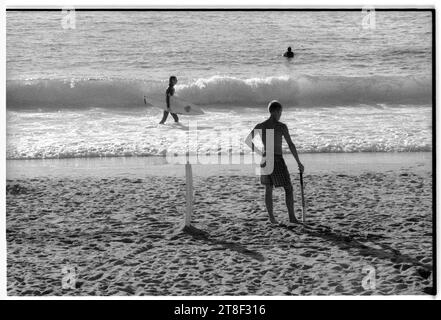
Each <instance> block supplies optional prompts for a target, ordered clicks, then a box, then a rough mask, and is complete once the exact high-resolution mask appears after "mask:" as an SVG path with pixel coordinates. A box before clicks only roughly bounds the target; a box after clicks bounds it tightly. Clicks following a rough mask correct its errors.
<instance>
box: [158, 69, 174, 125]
mask: <svg viewBox="0 0 441 320" xmlns="http://www.w3.org/2000/svg"><path fill="white" fill-rule="evenodd" d="M176 83H178V78H176V77H175V76H171V77H170V79H169V80H168V88H167V90H166V91H165V101H166V102H167V110H170V96H172V95H174V94H175V88H174V86H175V84H176ZM169 113H170V114H171V115H172V117H173V119H175V122H179V118H178V115H177V114H176V113H171V112H169V111H164V114H163V116H162V120H161V122H159V124H164V123H165V120H167V117H168V114H169Z"/></svg>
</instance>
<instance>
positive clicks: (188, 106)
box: [144, 96, 204, 116]
mask: <svg viewBox="0 0 441 320" xmlns="http://www.w3.org/2000/svg"><path fill="white" fill-rule="evenodd" d="M144 103H145V104H150V105H152V106H154V107H157V108H159V109H162V110H165V111H170V112H172V113H177V114H183V115H187V116H197V115H201V114H204V111H202V109H201V108H200V107H198V106H196V105H194V104H193V103H190V102H187V101H185V100H183V99H180V98H177V97H173V96H171V97H170V109H167V103H166V102H165V97H164V98H163V99H158V98H156V97H152V98H150V97H148V96H144Z"/></svg>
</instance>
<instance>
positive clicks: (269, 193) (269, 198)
mask: <svg viewBox="0 0 441 320" xmlns="http://www.w3.org/2000/svg"><path fill="white" fill-rule="evenodd" d="M265 206H266V210H267V211H268V215H269V217H270V221H271V223H276V219H274V215H273V186H272V185H270V184H266V185H265Z"/></svg>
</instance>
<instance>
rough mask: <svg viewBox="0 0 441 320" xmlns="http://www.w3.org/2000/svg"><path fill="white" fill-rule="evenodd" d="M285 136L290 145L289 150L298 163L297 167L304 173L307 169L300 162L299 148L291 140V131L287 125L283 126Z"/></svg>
mask: <svg viewBox="0 0 441 320" xmlns="http://www.w3.org/2000/svg"><path fill="white" fill-rule="evenodd" d="M283 136H284V137H285V140H286V143H288V147H289V150H290V151H291V153H292V155H293V156H294V158H295V159H296V161H297V165H298V166H299V170H300V172H303V171H304V170H305V168H304V167H303V164H302V163H301V162H300V159H299V154H298V153H297V148H296V146H295V145H294V142H292V140H291V136H290V135H289V130H288V127H287V126H286V125H283Z"/></svg>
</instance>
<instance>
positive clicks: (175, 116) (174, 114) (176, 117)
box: [171, 113, 179, 122]
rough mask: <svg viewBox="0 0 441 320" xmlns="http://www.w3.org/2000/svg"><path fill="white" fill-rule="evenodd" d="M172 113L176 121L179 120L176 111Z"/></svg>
mask: <svg viewBox="0 0 441 320" xmlns="http://www.w3.org/2000/svg"><path fill="white" fill-rule="evenodd" d="M171 115H172V117H173V119H175V122H179V118H178V115H177V114H176V113H172V114H171Z"/></svg>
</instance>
